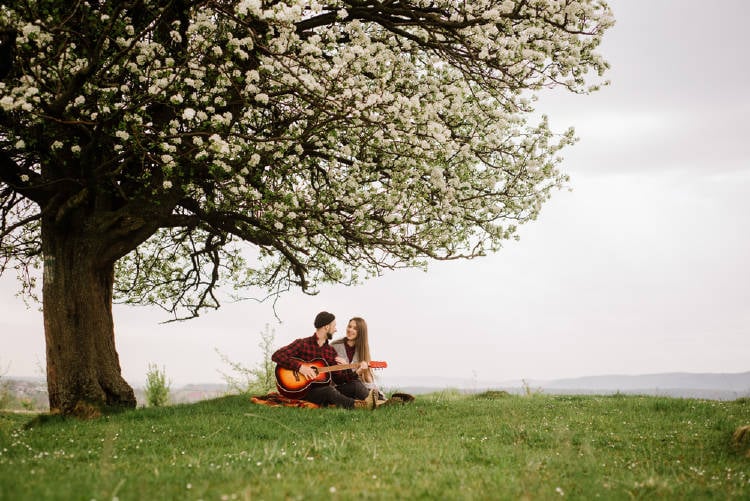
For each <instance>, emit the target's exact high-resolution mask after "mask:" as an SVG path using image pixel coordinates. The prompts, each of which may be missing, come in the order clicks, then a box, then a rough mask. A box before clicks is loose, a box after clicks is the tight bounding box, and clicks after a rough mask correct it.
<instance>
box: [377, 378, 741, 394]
mask: <svg viewBox="0 0 750 501" xmlns="http://www.w3.org/2000/svg"><path fill="white" fill-rule="evenodd" d="M428 381H429V382H428ZM390 386H394V387H397V388H398V389H399V390H400V391H405V392H409V393H413V394H421V393H430V392H434V391H439V390H441V389H445V388H455V389H458V390H462V391H466V392H476V391H484V390H487V389H499V390H505V391H508V392H510V393H523V392H525V391H537V392H538V391H541V392H544V393H549V394H603V395H607V394H613V393H618V392H619V393H627V394H642V395H663V396H669V397H678V398H703V399H710V400H735V399H737V398H742V397H750V372H742V373H736V374H720V373H719V374H716V373H702V374H701V373H687V372H675V373H664V374H642V375H633V376H629V375H604V376H586V377H579V378H568V379H556V380H516V381H502V382H486V381H471V380H467V379H448V378H445V379H441V380H440V381H435V380H428V379H427V378H424V379H420V378H415V379H413V380H411V381H409V383H408V384H402V385H390Z"/></svg>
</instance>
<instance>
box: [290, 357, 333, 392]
mask: <svg viewBox="0 0 750 501" xmlns="http://www.w3.org/2000/svg"><path fill="white" fill-rule="evenodd" d="M295 360H299V361H300V362H303V363H308V364H310V365H312V366H314V367H317V368H318V369H322V368H327V367H328V364H327V363H326V362H325V360H323V359H322V358H316V359H313V360H310V361H309V362H308V361H305V360H302V359H299V358H295ZM330 381H331V373H330V372H323V371H318V375H317V376H316V377H315V379H310V380H308V379H307V378H306V377H305V376H303V375H302V374H300V373H299V372H297V371H293V370H290V369H284V368H283V367H280V366H279V365H277V366H276V388H277V389H278V390H279V393H281V394H282V395H284V396H285V397H287V398H296V399H300V398H303V397H304V396H305V395H306V394H307V392H308V390H309V389H310V386H312V385H318V384H328V383H329V382H330Z"/></svg>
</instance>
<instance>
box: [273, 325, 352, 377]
mask: <svg viewBox="0 0 750 501" xmlns="http://www.w3.org/2000/svg"><path fill="white" fill-rule="evenodd" d="M337 356H338V355H337V354H336V350H334V349H333V348H331V345H329V344H328V340H326V342H325V343H323V346H319V345H318V336H316V335H315V334H313V335H312V336H310V337H303V338H299V339H296V340H294V341H292V343H291V344H288V345H286V346H284V347H283V348H279V349H278V350H276V352H275V353H274V354H273V355H272V356H271V360H273V361H274V362H276V363H277V364H279V365H280V366H281V367H283V368H284V369H289V370H293V371H298V370H299V368H300V366H301V365H302V362H300V361H299V360H295V359H296V358H299V359H302V360H304V361H305V362H310V361H312V360H313V359H316V358H322V359H323V360H325V362H326V363H327V364H328V365H337V364H338V362H336V357H337ZM352 375H353V376H354V377H352ZM331 378H332V379H333V381H334V382H335V383H336V384H342V383H347V382H349V381H351V380H352V379H356V374H354V373H353V372H352V371H348V370H347V371H334V372H331Z"/></svg>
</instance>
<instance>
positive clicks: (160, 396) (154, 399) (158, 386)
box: [146, 364, 171, 407]
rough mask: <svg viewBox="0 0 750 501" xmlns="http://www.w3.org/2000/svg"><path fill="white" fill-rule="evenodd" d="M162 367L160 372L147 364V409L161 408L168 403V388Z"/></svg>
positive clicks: (152, 365)
mask: <svg viewBox="0 0 750 501" xmlns="http://www.w3.org/2000/svg"><path fill="white" fill-rule="evenodd" d="M170 385H171V383H168V382H167V373H166V370H165V369H164V367H162V370H161V371H160V370H159V368H158V367H157V366H156V365H155V364H149V366H148V372H147V373H146V402H147V404H148V406H149V407H162V406H164V405H167V404H168V403H169V387H170Z"/></svg>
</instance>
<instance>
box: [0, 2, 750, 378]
mask: <svg viewBox="0 0 750 501" xmlns="http://www.w3.org/2000/svg"><path fill="white" fill-rule="evenodd" d="M610 5H611V6H612V7H613V9H614V11H615V17H616V19H617V25H616V26H615V27H614V28H613V29H612V30H611V31H610V32H609V33H608V34H607V36H605V42H604V44H603V46H602V50H601V51H602V53H603V54H604V55H605V56H606V58H607V59H608V60H609V61H610V63H611V65H612V69H611V71H610V73H609V74H608V78H609V79H610V80H611V81H612V84H611V85H610V86H609V87H607V88H605V89H603V90H602V91H600V92H598V93H595V94H593V95H591V96H565V95H559V93H555V94H554V95H550V96H543V98H542V99H541V100H540V101H539V103H538V107H537V108H538V110H539V111H540V112H544V113H546V114H548V115H549V117H550V121H551V126H552V127H553V129H556V130H559V131H562V130H564V129H565V128H566V127H568V126H574V127H575V128H576V132H577V135H578V136H579V137H580V141H579V142H578V143H577V144H576V145H575V146H574V147H572V148H570V149H568V150H567V151H566V152H565V153H564V156H565V162H564V164H563V169H564V170H565V171H566V172H568V173H569V174H570V175H571V187H572V188H573V190H572V191H561V192H557V193H555V194H554V195H553V198H552V200H551V201H549V202H548V203H547V205H546V206H545V207H544V208H543V210H542V214H541V216H540V218H539V219H538V220H537V221H535V222H532V223H530V224H528V225H525V226H524V227H522V228H521V230H520V235H521V240H520V241H518V242H509V243H508V244H506V246H505V248H504V249H503V250H501V251H500V252H499V253H497V254H495V255H492V256H489V257H486V258H482V259H477V260H474V261H466V262H449V263H435V264H433V265H431V266H430V269H429V271H428V272H426V273H424V272H422V271H418V270H402V271H394V272H390V273H388V274H387V275H385V276H383V277H381V278H377V279H374V280H371V281H369V282H367V283H366V284H364V285H362V286H358V287H348V288H347V287H343V286H339V287H327V288H324V289H323V290H322V291H321V293H320V294H319V295H317V296H312V297H310V296H305V295H302V294H299V293H288V294H287V295H285V296H282V297H281V298H280V299H279V301H278V302H277V303H276V312H277V314H278V315H279V317H280V319H281V320H282V322H281V323H279V321H278V320H277V319H276V318H275V316H274V311H273V307H272V305H271V304H270V303H256V302H242V303H238V304H226V305H224V306H223V307H222V308H221V309H220V310H218V311H215V312H208V313H206V314H205V315H204V316H202V317H201V318H199V319H197V320H193V321H190V322H187V323H184V322H183V323H177V324H167V325H163V324H159V322H160V321H164V320H166V319H167V318H168V317H166V316H165V314H163V313H161V312H158V311H155V310H149V309H145V308H133V307H121V306H116V307H115V332H116V342H117V348H118V351H119V354H120V362H121V365H122V370H123V374H124V376H125V378H126V379H127V380H128V381H129V382H131V384H134V385H139V384H141V383H142V381H144V380H145V374H146V371H147V369H148V365H149V364H150V363H154V364H157V365H158V366H160V367H164V369H165V371H166V373H167V376H168V378H169V379H171V380H172V382H173V384H175V385H180V384H184V383H191V382H193V383H198V382H222V381H223V379H222V375H221V373H220V371H224V372H227V371H229V367H228V366H227V365H226V364H225V363H224V362H222V360H221V358H220V357H219V355H218V354H217V350H218V351H219V352H221V353H223V354H225V355H227V356H228V357H229V358H231V359H232V360H235V361H238V362H241V363H243V364H245V365H246V366H247V367H253V366H254V365H255V364H257V363H258V362H259V361H260V359H261V354H260V353H259V349H258V343H259V342H260V333H261V331H262V330H263V328H264V326H265V325H266V324H269V326H270V328H272V329H273V330H274V331H275V336H276V345H277V346H281V345H284V344H287V343H289V342H291V341H292V340H293V339H295V338H298V337H302V336H308V335H311V334H312V332H313V327H312V322H313V318H314V316H315V314H316V313H317V312H318V311H320V310H323V309H325V310H329V311H332V312H333V313H335V314H336V316H337V319H338V321H339V333H340V334H343V331H344V326H345V325H346V321H347V320H348V319H349V318H350V317H352V316H362V317H364V318H365V319H366V320H367V321H368V324H369V327H370V341H371V342H370V344H371V350H372V354H373V358H374V359H376V360H385V361H387V362H388V364H389V367H388V368H387V369H385V370H383V371H381V372H380V377H381V382H382V383H383V384H384V385H386V386H390V387H398V386H399V385H406V384H412V383H415V382H428V381H432V382H433V383H437V384H442V382H444V381H446V379H444V378H453V379H463V380H465V381H467V382H468V383H467V384H476V385H478V386H481V385H482V384H483V383H487V382H504V381H511V380H520V379H529V380H539V379H556V378H563V377H576V376H586V375H603V374H644V373H662V372H675V371H680V372H694V373H700V372H744V371H748V370H750V307H749V306H750V304H749V303H750V301H749V300H750V261H749V260H748V256H750V216H748V214H750V139H748V138H749V136H750V125H748V117H750V98H749V97H748V82H750V69H748V64H747V49H748V47H750V35H748V30H747V29H746V26H745V23H746V22H747V20H748V19H750V2H746V1H745V0H722V1H721V2H716V3H714V4H707V3H705V2H698V1H694V0H689V1H688V0H614V1H611V2H610ZM15 287H16V286H15V279H14V277H12V276H4V277H2V278H1V279H0V305H2V311H3V314H2V317H0V346H1V347H2V348H0V374H2V373H3V372H5V373H6V376H7V375H16V376H40V375H42V370H43V369H42V367H44V363H45V362H44V334H43V330H42V320H41V314H40V313H39V311H38V310H37V309H36V308H33V307H32V309H26V307H25V306H24V304H23V303H22V302H21V301H20V300H19V299H17V298H16V297H14V296H13V293H14V290H15ZM448 384H449V383H448Z"/></svg>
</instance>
